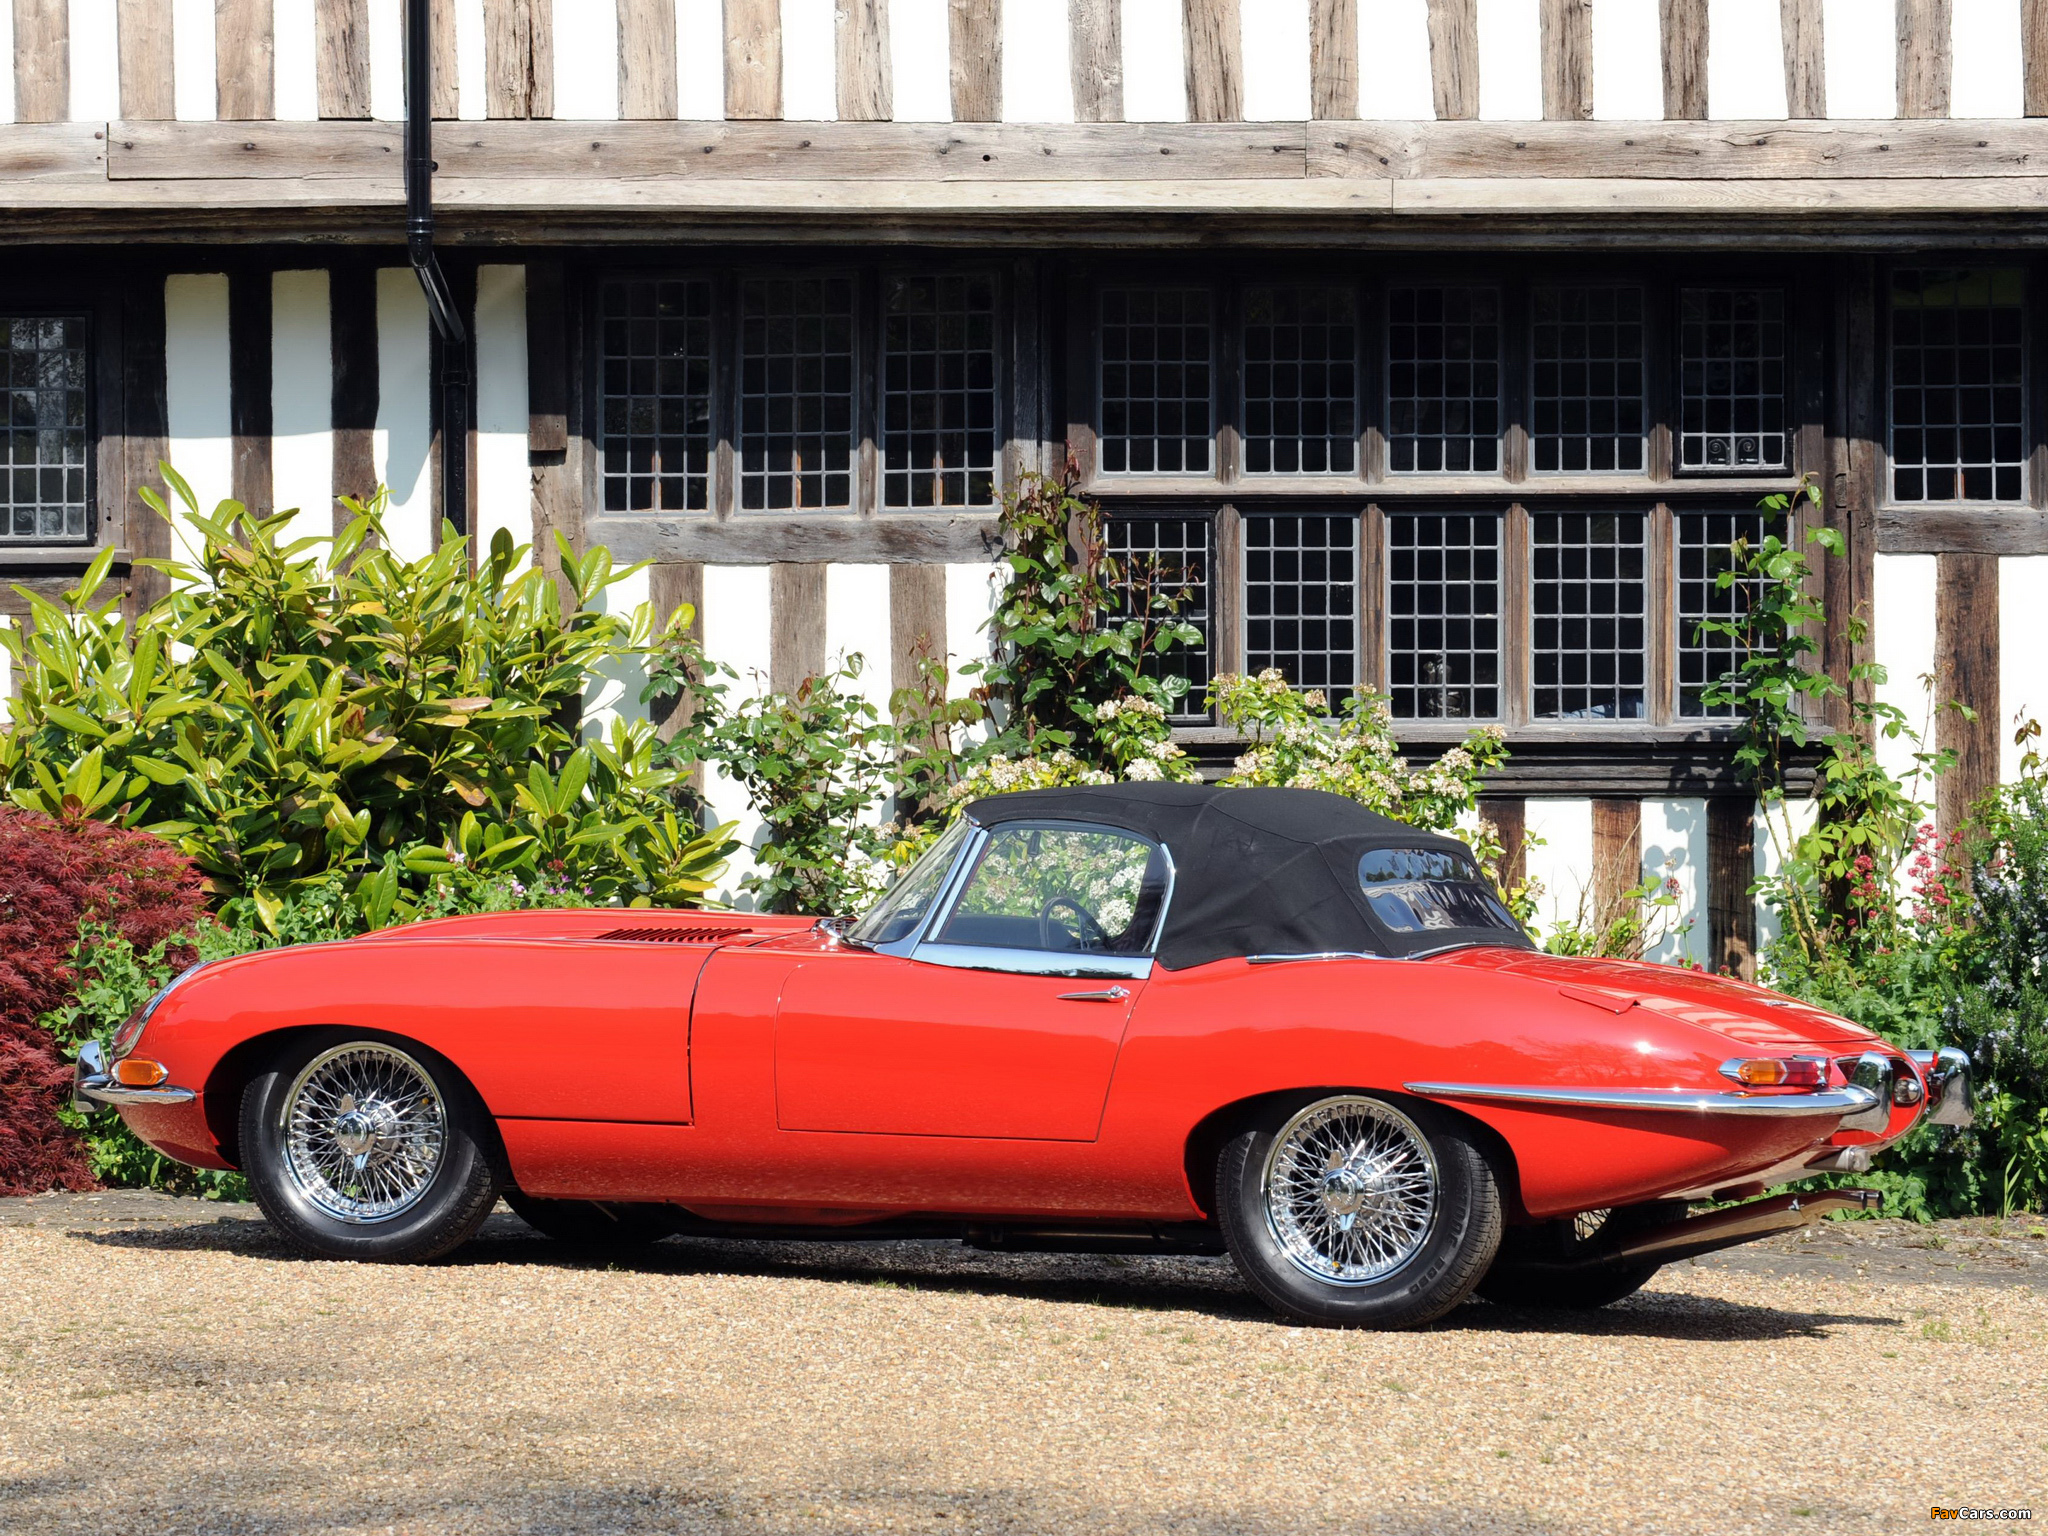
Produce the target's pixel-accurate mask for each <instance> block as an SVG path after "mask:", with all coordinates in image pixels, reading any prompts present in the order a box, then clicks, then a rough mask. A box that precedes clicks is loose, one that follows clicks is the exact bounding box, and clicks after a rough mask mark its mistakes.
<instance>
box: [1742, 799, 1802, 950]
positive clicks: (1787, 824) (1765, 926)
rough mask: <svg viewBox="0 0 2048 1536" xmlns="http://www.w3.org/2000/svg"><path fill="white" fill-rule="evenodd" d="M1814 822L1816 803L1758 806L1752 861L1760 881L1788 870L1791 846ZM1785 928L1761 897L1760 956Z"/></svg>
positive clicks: (1758, 910)
mask: <svg viewBox="0 0 2048 1536" xmlns="http://www.w3.org/2000/svg"><path fill="white" fill-rule="evenodd" d="M1813 819H1814V804H1813V802H1812V801H1811V800H1788V801H1785V802H1783V803H1782V804H1781V805H1779V806H1776V807H1766V806H1764V805H1762V804H1761V803H1759V804H1758V806H1757V808H1756V818H1755V821H1754V823H1753V827H1754V831H1753V836H1754V839H1755V844H1754V847H1755V852H1754V854H1753V855H1752V859H1753V868H1754V869H1755V871H1756V877H1757V878H1758V879H1759V880H1767V879H1769V878H1771V877H1772V876H1774V875H1776V874H1777V873H1778V871H1779V870H1781V869H1783V868H1784V867H1785V860H1786V859H1787V858H1788V857H1790V855H1791V852H1792V849H1791V846H1790V845H1791V844H1792V843H1793V842H1796V841H1797V840H1798V839H1799V838H1801V837H1804V836H1805V835H1806V833H1807V832H1808V831H1810V830H1811V829H1812V827H1813ZM1783 927H1784V924H1783V923H1782V922H1781V921H1780V920H1779V917H1778V914H1777V912H1776V910H1775V909H1773V908H1772V907H1771V906H1770V904H1769V903H1768V902H1766V901H1764V900H1763V899H1762V897H1758V899H1757V904H1756V947H1757V952H1758V953H1759V954H1761V953H1762V952H1763V951H1764V949H1765V948H1766V947H1767V946H1768V945H1770V944H1771V943H1773V942H1774V941H1775V940H1776V939H1777V937H1778V935H1779V933H1780V932H1781V931H1782V929H1783Z"/></svg>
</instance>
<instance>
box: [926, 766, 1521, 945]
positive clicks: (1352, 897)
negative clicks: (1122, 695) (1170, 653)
mask: <svg viewBox="0 0 2048 1536" xmlns="http://www.w3.org/2000/svg"><path fill="white" fill-rule="evenodd" d="M967 814H968V816H969V817H970V818H972V819H973V820H974V821H975V822H977V823H979V824H980V825H982V826H985V827H988V826H996V825H998V824H1000V823H1002V822H1006V821H1080V822H1096V823H1099V824H1101V825H1104V826H1111V827H1121V828H1123V829H1125V830H1127V831H1131V832H1138V833H1142V834H1144V835H1145V836H1147V837H1150V838H1153V839H1154V840H1156V841H1158V842H1161V843H1164V844H1165V845H1166V847H1167V850H1168V852H1170V853H1171V854H1172V855H1173V864H1174V871H1175V877H1174V891H1173V904H1172V905H1171V906H1170V907H1169V908H1168V909H1167V913H1166V929H1165V931H1164V932H1163V933H1162V934H1161V935H1160V936H1159V950H1158V959H1159V963H1160V964H1161V965H1163V966H1165V967H1166V968H1167V969H1168V970H1172V971H1178V970H1185V969H1186V968H1187V967H1189V966H1194V965H1206V964H1207V963H1208V962H1209V961H1211V960H1222V959H1226V958H1228V957H1231V956H1237V955H1305V954H1325V953H1330V952H1343V951H1352V950H1363V951H1366V952H1369V953H1373V954H1382V955H1397V956H1398V955H1410V954H1416V953H1419V952H1422V951H1428V950H1438V949H1447V948H1452V947H1455V946H1457V945H1460V944H1513V943H1514V942H1515V941H1514V938H1513V936H1512V935H1510V934H1506V933H1503V932H1502V931H1501V930H1500V929H1498V928H1486V929H1462V928H1461V929H1443V928H1433V929H1430V930H1428V931H1427V932H1423V933H1395V932H1392V931H1390V930H1389V929H1388V928H1386V927H1385V926H1384V925H1383V924H1381V923H1380V922H1379V921H1378V920H1377V919H1375V918H1374V917H1373V915H1372V909H1371V907H1370V906H1368V905H1367V904H1366V900H1365V893H1364V891H1363V889H1362V888H1361V887H1360V885H1359V883H1358V860H1359V856H1360V855H1361V854H1363V853H1365V852H1367V851H1368V850H1370V849H1374V848H1425V849H1436V850H1440V851H1443V852H1447V853H1453V854H1457V855H1460V856H1462V857H1464V858H1465V859H1467V860H1468V861H1469V859H1470V857H1471V853H1470V850H1469V849H1467V848H1466V846H1465V845H1464V844H1463V843H1461V842H1459V841H1457V839H1455V838H1450V837H1443V836H1440V835H1439V834H1437V833H1434V832H1424V831H1421V830H1419V829H1418V828H1415V827H1411V826H1408V825H1407V824H1406V823H1404V822H1399V821H1395V820H1393V819H1392V818H1390V817H1386V816H1381V815H1378V814H1377V813H1375V812H1372V811H1368V810H1367V809H1365V807H1364V806H1362V805H1360V804H1358V802H1357V801H1355V800H1347V799H1345V798H1344V796H1342V795H1333V794H1328V793H1325V792H1324V791H1322V790H1319V789H1219V788H1217V787H1216V786H1215V785H1213V784H1168V783H1138V784H1103V785H1089V786H1083V787H1080V788H1076V789H1031V790H1024V791H1022V792H1021V793H1018V794H1014V795H995V796H991V797H990V798H989V799H986V800H977V801H975V802H974V803H973V804H972V805H970V806H968V808H967ZM1523 942H1524V943H1527V940H1526V939H1525V940H1524V941H1523Z"/></svg>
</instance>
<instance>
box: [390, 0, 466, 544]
mask: <svg viewBox="0 0 2048 1536" xmlns="http://www.w3.org/2000/svg"><path fill="white" fill-rule="evenodd" d="M405 248H406V254H407V255H408V256H410V257H411V259H412V270H413V273H414V275H415V276H417V277H418V278H419V280H420V288H421V289H422V290H423V291H424V292H425V294H426V296H427V313H428V315H429V316H430V317H432V319H433V322H434V333H435V334H436V335H437V336H438V337H439V338H440V342H441V378H440V387H441V516H442V517H443V518H444V519H446V520H447V521H448V523H450V524H451V525H452V526H453V527H454V529H455V531H456V532H457V533H467V532H468V531H469V494H468V480H469V330H468V328H467V327H466V326H464V325H463V323H462V312H461V311H460V310H459V309H458V308H457V307H456V304H455V299H454V296H453V295H452V294H450V293H449V291H448V277H447V274H446V273H444V272H443V271H442V270H441V260H440V258H439V257H438V256H436V255H435V254H434V43H433V13H432V0H406V7H405Z"/></svg>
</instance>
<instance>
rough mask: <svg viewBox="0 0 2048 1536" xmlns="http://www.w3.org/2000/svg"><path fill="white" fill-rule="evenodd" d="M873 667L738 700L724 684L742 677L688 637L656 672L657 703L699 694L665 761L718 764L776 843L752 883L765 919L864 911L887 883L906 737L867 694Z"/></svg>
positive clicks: (857, 666)
mask: <svg viewBox="0 0 2048 1536" xmlns="http://www.w3.org/2000/svg"><path fill="white" fill-rule="evenodd" d="M864 666H865V661H864V660H863V658H862V657H860V656H859V655H850V656H846V657H844V658H842V659H841V661H840V663H839V665H838V667H837V668H836V669H834V670H833V671H831V672H827V673H823V674H821V675H819V676H816V677H808V678H805V679H804V680H803V682H801V683H799V684H798V685H797V687H796V689H795V691H794V692H790V693H773V692H771V693H763V694H759V695H753V696H748V697H744V698H741V699H739V700H738V701H737V702H733V700H732V698H731V689H730V686H729V683H728V682H727V681H725V679H731V678H733V677H734V675H735V674H734V673H733V672H732V671H731V669H730V668H727V667H723V666H716V665H711V664H707V663H706V662H705V660H704V658H703V657H702V655H701V654H700V653H699V652H698V650H697V648H696V646H695V645H694V644H693V643H692V642H690V641H689V640H688V639H687V637H686V636H684V635H682V634H681V633H680V632H677V633H676V634H674V635H672V637H671V638H670V641H669V643H668V645H667V646H666V647H665V649H664V652H663V654H662V656H661V658H660V660H659V661H658V663H657V665H656V668H655V670H654V679H653V681H652V683H651V684H650V688H649V692H650V696H659V695H662V694H666V693H669V692H673V691H676V690H677V689H679V688H681V687H684V686H688V687H689V690H690V708H689V711H688V715H687V718H686V719H685V720H684V722H683V723H682V725H681V728H680V729H679V730H678V731H677V733H676V735H675V738H674V740H673V741H672V742H670V743H666V744H664V748H663V750H664V752H665V753H667V754H669V755H670V756H672V757H675V758H676V759H677V760H685V759H695V760H698V761H702V762H707V763H714V764H716V765H717V766H718V767H719V768H720V769H721V770H722V771H723V772H724V773H725V774H726V775H727V776H728V777H729V778H731V779H732V780H734V781H735V782H736V783H738V784H740V785H742V786H744V787H745V789H746V791H747V796H748V799H749V800H750V801H751V802H752V803H753V806H754V808H755V810H756V811H757V812H759V814H760V816H761V820H762V822H763V824H764V826H765V828H766V832H767V836H766V838H765V840H764V842H763V844H762V846H761V848H760V850H759V852H758V854H757V855H756V860H757V866H756V869H755V870H754V871H753V872H752V873H750V874H749V875H748V876H747V877H746V879H745V881H744V882H743V887H744V889H746V890H747V891H749V892H751V893H752V894H753V896H754V898H755V901H756V903H757V904H758V907H759V909H760V910H761V911H764V912H815V913H827V914H844V913H848V912H856V911H858V910H860V909H861V908H862V907H864V906H865V905H866V904H867V903H868V902H869V901H870V900H872V899H873V898H874V897H875V896H876V895H878V894H880V891H881V887H882V886H883V885H884V884H885V883H886V879H885V872H886V866H885V864H884V863H883V855H884V852H885V850H886V848H887V844H888V841H889V839H888V836H887V835H886V833H885V830H884V828H883V827H882V826H881V825H880V814H879V808H880V806H881V804H882V802H883V800H884V799H886V798H887V796H888V795H889V794H890V792H891V790H892V788H893V787H894V783H895V778H896V750H897V733H896V731H895V729H894V727H893V726H892V725H891V724H890V723H889V722H888V721H886V720H883V719H882V718H881V716H880V714H879V712H878V711H877V710H876V709H875V706H874V704H873V703H872V702H870V701H869V699H868V698H867V697H866V696H865V695H864V694H863V693H861V691H860V680H861V672H862V670H863V668H864Z"/></svg>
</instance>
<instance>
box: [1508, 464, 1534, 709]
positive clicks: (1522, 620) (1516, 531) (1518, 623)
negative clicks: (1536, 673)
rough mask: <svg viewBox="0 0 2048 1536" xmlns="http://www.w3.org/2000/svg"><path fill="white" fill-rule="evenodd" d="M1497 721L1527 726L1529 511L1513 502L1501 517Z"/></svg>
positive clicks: (1529, 616) (1528, 680)
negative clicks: (1500, 693)
mask: <svg viewBox="0 0 2048 1536" xmlns="http://www.w3.org/2000/svg"><path fill="white" fill-rule="evenodd" d="M1500 532H1501V538H1500V546H1501V548H1500V557H1501V560H1500V563H1501V624H1500V632H1501V653H1502V654H1501V683H1502V687H1503V694H1504V696H1503V698H1502V700H1501V718H1502V719H1503V720H1504V721H1505V722H1506V723H1507V724H1508V725H1510V726H1522V725H1527V724H1528V723H1529V690H1530V687H1531V681H1530V647H1531V643H1532V637H1533V635H1534V627H1533V623H1532V617H1531V613H1530V603H1529V594H1530V566H1529V509H1528V507H1527V506H1526V505H1524V504H1523V503H1522V502H1519V501H1517V502H1513V503H1511V504H1510V505H1509V507H1508V509H1507V511H1506V512H1505V513H1503V514H1502V516H1501V531H1500Z"/></svg>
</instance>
